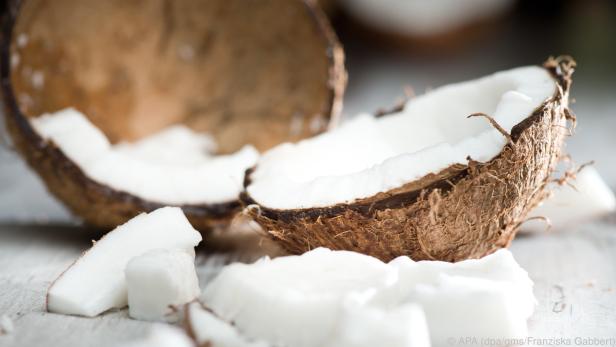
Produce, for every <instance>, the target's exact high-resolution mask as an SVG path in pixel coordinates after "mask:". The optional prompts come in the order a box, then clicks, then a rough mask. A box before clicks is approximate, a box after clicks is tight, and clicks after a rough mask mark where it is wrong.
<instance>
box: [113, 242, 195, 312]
mask: <svg viewBox="0 0 616 347" xmlns="http://www.w3.org/2000/svg"><path fill="white" fill-rule="evenodd" d="M125 274H126V284H127V287H128V313H129V315H130V316H131V317H132V318H135V319H140V320H147V321H173V320H175V319H176V318H177V317H175V316H174V315H173V310H172V307H174V306H177V305H181V304H185V303H187V302H189V301H191V300H193V299H194V298H196V297H197V296H199V293H200V289H199V280H198V279H197V273H196V271H195V257H194V255H192V254H189V253H188V252H186V251H184V250H181V249H155V250H151V251H149V252H146V253H144V254H142V255H140V256H138V257H135V258H133V259H131V260H130V261H129V262H128V264H127V265H126V270H125Z"/></svg>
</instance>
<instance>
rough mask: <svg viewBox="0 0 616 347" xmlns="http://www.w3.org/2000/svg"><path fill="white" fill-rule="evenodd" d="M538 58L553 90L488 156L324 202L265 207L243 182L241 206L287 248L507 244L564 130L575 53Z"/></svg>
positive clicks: (485, 248)
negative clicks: (354, 197)
mask: <svg viewBox="0 0 616 347" xmlns="http://www.w3.org/2000/svg"><path fill="white" fill-rule="evenodd" d="M543 66H544V68H546V69H547V70H548V71H549V72H550V73H551V75H552V76H553V78H554V79H555V82H556V84H557V91H556V93H555V95H554V96H553V97H551V98H550V99H548V100H546V101H545V102H544V103H543V104H542V105H541V106H539V107H538V108H537V109H536V110H535V111H534V112H533V113H532V114H531V115H530V116H529V117H527V118H526V119H524V120H523V121H522V122H520V123H519V124H517V125H516V126H515V127H513V129H512V131H511V138H512V143H509V144H507V145H506V146H505V147H504V148H503V150H502V151H501V153H500V154H499V155H498V156H496V157H495V158H493V159H492V160H490V161H489V162H486V163H479V162H476V161H473V160H472V159H469V163H468V164H467V165H460V164H456V165H452V166H450V167H448V168H447V169H445V170H443V171H441V172H439V173H437V174H429V175H427V176H425V177H423V178H421V179H420V180H417V181H415V182H411V183H409V184H407V185H405V186H403V187H400V188H398V189H395V190H392V191H388V192H386V193H380V194H378V195H376V196H373V197H370V198H366V199H361V200H358V201H355V202H353V203H349V204H337V205H333V206H328V207H323V208H306V209H290V210H279V209H271V208H267V207H264V206H260V205H259V204H258V203H257V202H256V201H255V200H254V199H252V197H250V195H249V194H248V193H247V192H246V190H244V192H243V193H242V194H241V196H240V199H241V201H242V203H243V204H244V206H246V209H245V212H246V213H247V214H248V215H250V216H251V217H252V218H253V219H254V220H255V221H257V222H258V223H259V224H260V225H261V226H262V227H263V229H264V230H265V231H266V233H267V234H268V235H269V236H270V237H271V238H272V239H274V240H275V241H277V242H278V243H279V244H280V245H281V246H283V247H284V248H285V249H286V250H287V251H289V252H291V253H303V252H306V251H308V250H310V249H313V248H315V247H319V246H323V247H328V248H331V249H338V250H353V251H358V252H361V253H364V254H368V255H372V256H375V257H377V258H379V259H381V260H383V261H389V260H391V259H393V258H395V257H397V256H403V255H406V256H410V257H411V258H413V259H415V260H424V259H431V260H444V261H458V260H463V259H469V258H479V257H482V256H484V255H487V254H490V253H492V252H494V251H496V250H498V249H500V248H503V247H507V246H508V245H509V244H510V242H511V240H512V239H513V238H514V237H515V234H516V231H517V228H518V226H519V225H520V223H521V222H522V221H523V220H524V218H525V217H526V214H527V213H528V212H529V211H530V210H531V209H532V208H533V207H535V206H536V205H537V204H538V203H539V202H541V201H542V200H543V199H545V197H546V196H547V194H548V191H547V189H546V188H547V185H548V183H549V180H550V177H551V175H552V173H553V171H554V169H555V166H556V164H557V162H558V160H559V156H560V150H561V147H562V143H563V141H564V137H565V133H566V130H567V129H566V128H564V127H563V126H562V125H561V124H560V123H561V122H562V121H563V120H564V119H567V115H566V113H567V110H568V96H569V90H570V87H571V75H572V73H573V71H574V68H575V61H574V60H573V59H572V58H571V57H568V56H561V57H558V58H549V59H548V60H547V61H546V62H545V63H544V64H543ZM253 171H254V168H253V169H250V170H248V171H247V173H246V177H245V181H244V186H245V187H247V186H248V185H249V184H250V174H251V172H253ZM488 196H489V197H490V199H486V197H488Z"/></svg>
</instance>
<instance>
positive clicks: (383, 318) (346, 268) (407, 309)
mask: <svg viewBox="0 0 616 347" xmlns="http://www.w3.org/2000/svg"><path fill="white" fill-rule="evenodd" d="M532 287H533V283H532V281H531V280H530V279H529V278H528V274H527V273H526V272H525V271H524V270H523V269H522V268H520V266H519V265H518V264H517V263H516V262H515V260H514V258H513V256H512V255H511V253H510V252H509V251H508V250H499V251H497V252H496V253H494V254H492V255H489V256H486V257H484V258H482V259H478V260H468V261H462V262H458V263H447V262H436V261H420V262H414V261H412V260H411V259H409V258H408V257H400V258H397V259H395V260H393V261H392V262H390V263H388V264H386V263H383V262H381V261H380V260H377V259H376V258H372V257H370V256H366V255H362V254H359V253H354V252H348V251H331V250H328V249H324V248H317V249H315V250H313V251H310V252H307V253H304V254H303V255H301V256H287V257H279V258H276V259H273V260H270V259H269V258H264V259H262V260H260V261H258V262H256V263H254V264H251V265H245V264H232V265H229V266H227V267H225V268H223V270H222V271H221V273H220V274H219V275H218V277H216V278H215V279H214V280H213V281H212V282H211V283H210V284H209V285H208V286H207V287H206V288H205V290H204V294H203V296H202V300H203V301H204V303H205V304H206V305H207V306H208V307H210V308H211V309H212V310H213V311H214V312H215V313H216V314H218V315H219V316H220V317H221V318H223V319H225V320H227V321H231V322H233V323H234V324H235V326H236V327H237V328H238V330H239V331H240V332H241V333H242V334H244V335H246V336H247V337H249V338H253V339H260V340H264V341H267V342H269V343H271V344H272V345H284V346H298V347H302V346H325V345H334V344H335V343H336V342H340V343H341V345H353V343H354V342H353V341H359V340H365V341H372V339H378V338H379V337H378V336H379V334H381V335H380V336H381V338H383V339H391V341H392V345H405V343H406V344H407V345H409V344H411V345H424V343H425V342H422V341H424V340H426V339H425V338H423V337H421V336H423V335H422V334H427V333H426V332H425V324H424V323H422V320H421V319H420V313H419V312H417V309H416V308H413V307H414V306H408V305H409V304H417V305H419V307H421V308H422V309H423V310H424V311H425V312H426V319H427V325H428V330H429V332H430V339H431V340H432V343H433V344H434V345H442V344H443V343H445V342H446V340H447V339H448V338H451V337H456V338H457V337H465V336H482V337H500V338H503V337H523V336H525V335H526V332H527V330H526V321H527V319H528V318H529V317H530V315H531V314H532V312H533V310H534V306H535V299H534V296H533V292H532ZM291 317H292V318H291ZM376 322H379V323H378V324H382V325H383V326H385V325H387V324H390V325H391V326H392V328H393V327H398V328H400V329H401V331H398V330H397V328H396V329H394V330H391V331H390V330H387V329H385V330H383V329H376V326H375V325H374V324H377V323H376ZM409 329H410V330H411V332H413V333H414V334H415V335H416V337H411V336H407V335H404V331H408V330H409ZM415 338H416V340H415ZM409 341H411V342H409ZM413 341H414V342H413Z"/></svg>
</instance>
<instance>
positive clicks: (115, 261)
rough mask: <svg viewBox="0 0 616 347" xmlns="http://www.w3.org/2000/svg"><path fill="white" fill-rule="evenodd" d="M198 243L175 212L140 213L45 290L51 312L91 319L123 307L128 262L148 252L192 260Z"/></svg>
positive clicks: (195, 234) (178, 211)
mask: <svg viewBox="0 0 616 347" xmlns="http://www.w3.org/2000/svg"><path fill="white" fill-rule="evenodd" d="M200 241H201V234H200V233H199V232H198V231H196V230H195V229H194V228H193V227H192V226H191V225H190V223H189V222H188V219H186V216H184V214H183V213H182V210H181V209H180V208H177V207H163V208H160V209H158V210H155V211H153V212H150V213H148V214H145V213H142V214H140V215H138V216H136V217H135V218H133V219H131V220H129V221H128V222H126V223H125V224H123V225H120V226H118V227H117V228H115V229H114V230H112V231H110V232H109V233H108V234H106V235H105V236H104V237H103V238H101V239H100V240H99V241H97V242H95V243H94V245H93V246H92V248H90V249H89V250H88V251H86V252H85V253H84V254H83V255H82V256H81V257H80V258H79V259H77V260H76V261H75V262H74V263H73V264H72V265H71V266H70V267H69V268H68V269H67V270H66V271H65V272H63V273H62V274H61V275H60V276H59V277H58V278H57V279H56V280H55V281H54V282H53V283H52V285H51V286H50V287H49V290H48V292H47V309H48V310H49V311H51V312H56V313H63V314H72V315H81V316H88V317H93V316H96V315H98V314H100V313H102V312H105V311H107V310H109V309H112V308H122V307H125V306H126V305H127V303H128V294H127V283H126V277H125V274H124V271H125V268H126V265H127V264H128V262H129V261H130V260H131V259H132V258H134V257H136V256H139V255H142V254H143V253H146V252H148V251H150V250H154V249H160V248H165V249H180V250H183V251H184V252H186V253H188V254H191V256H192V257H194V247H195V246H196V245H197V244H199V242H200Z"/></svg>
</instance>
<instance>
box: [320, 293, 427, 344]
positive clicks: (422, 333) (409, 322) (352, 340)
mask: <svg viewBox="0 0 616 347" xmlns="http://www.w3.org/2000/svg"><path fill="white" fill-rule="evenodd" d="M352 302H353V301H352V300H350V301H349V302H347V303H346V306H347V307H345V309H343V311H342V314H341V317H340V320H339V322H338V325H337V328H336V331H335V333H334V335H333V337H332V338H331V339H330V340H329V341H328V342H327V344H326V345H325V346H326V347H374V346H387V347H430V335H429V333H428V324H427V323H426V317H425V315H424V312H423V310H422V308H421V307H420V306H418V305H417V304H413V303H405V304H402V305H400V306H398V307H395V308H392V309H382V308H379V307H361V306H353V305H352Z"/></svg>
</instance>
